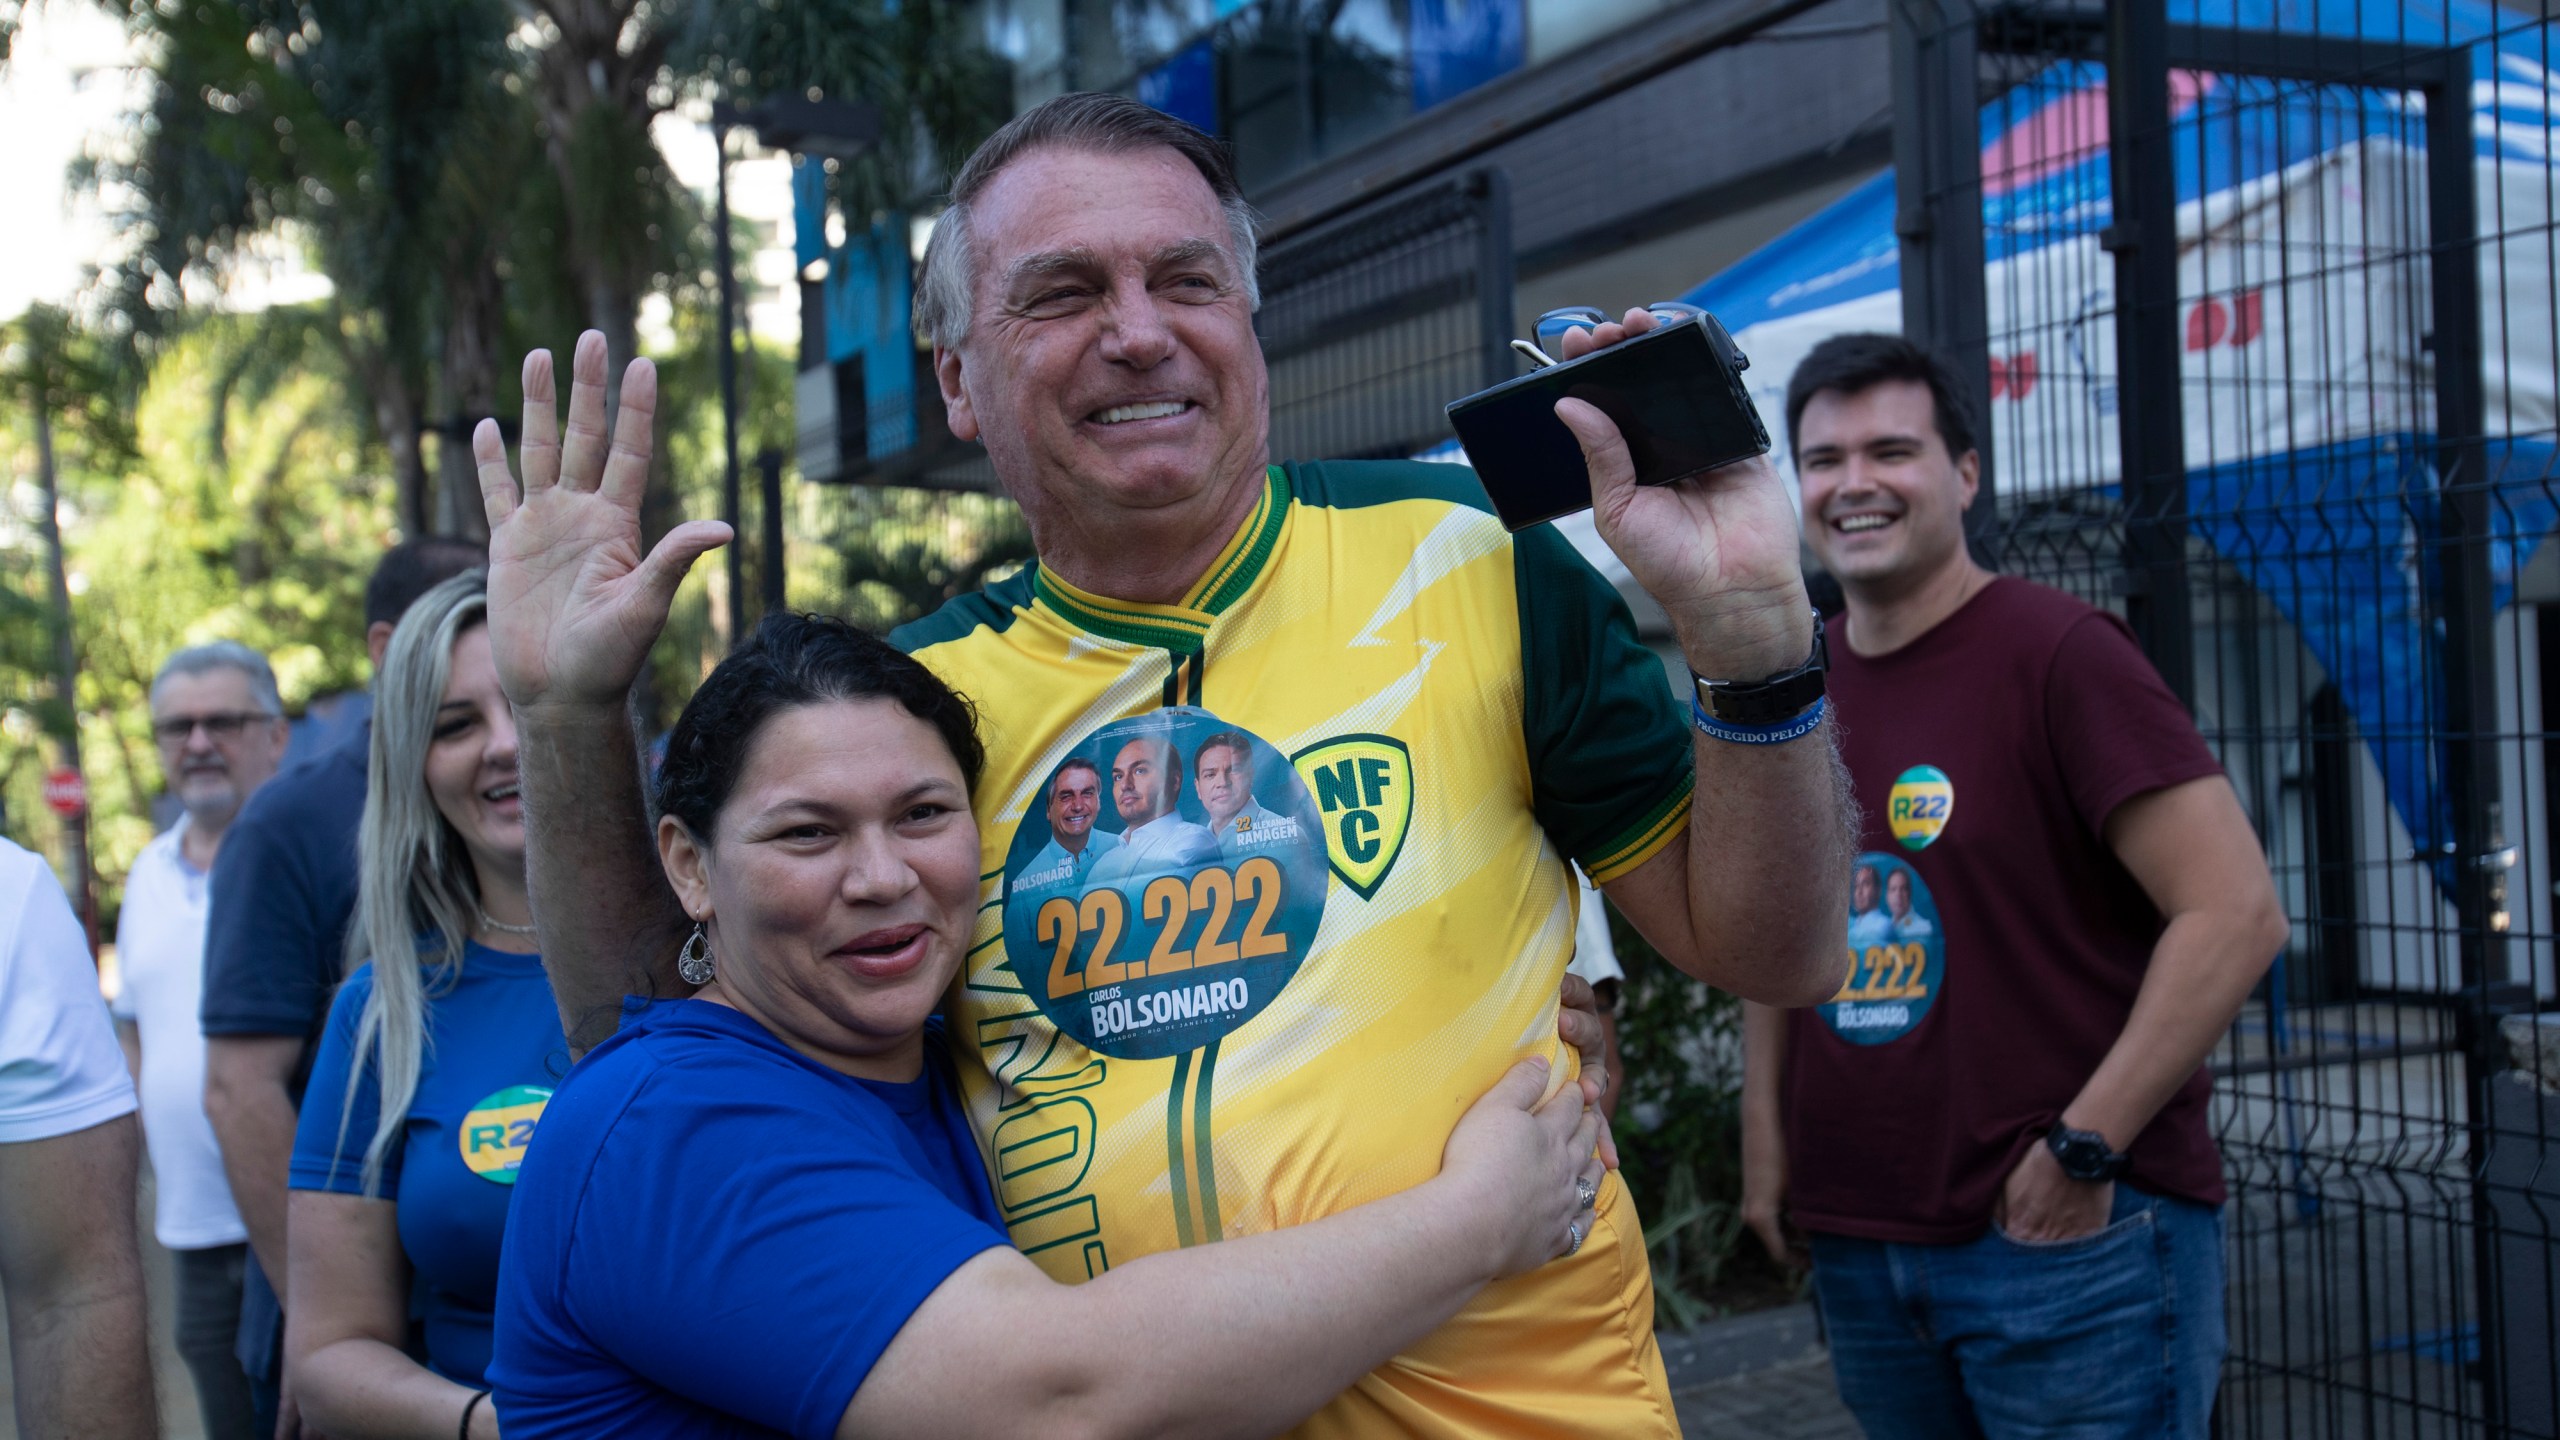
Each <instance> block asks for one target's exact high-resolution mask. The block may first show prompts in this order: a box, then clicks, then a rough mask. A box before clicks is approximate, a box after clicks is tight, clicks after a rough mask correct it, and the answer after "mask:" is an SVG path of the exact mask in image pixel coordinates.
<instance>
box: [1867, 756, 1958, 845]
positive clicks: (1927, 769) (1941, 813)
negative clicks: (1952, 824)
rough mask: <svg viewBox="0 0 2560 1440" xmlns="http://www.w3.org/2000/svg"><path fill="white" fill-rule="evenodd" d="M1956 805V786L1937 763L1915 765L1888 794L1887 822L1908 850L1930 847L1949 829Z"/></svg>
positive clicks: (1896, 781)
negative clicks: (1948, 825) (1949, 816)
mask: <svg viewBox="0 0 2560 1440" xmlns="http://www.w3.org/2000/svg"><path fill="white" fill-rule="evenodd" d="M1955 808H1956V785H1955V782H1954V781H1952V780H1949V779H1948V778H1947V772H1945V771H1944V770H1941V769H1939V768H1938V767H1937V766H1935V765H1914V766H1912V767H1911V768H1910V769H1908V770H1905V771H1903V772H1902V776H1901V778H1900V779H1897V780H1895V781H1894V782H1893V790H1892V793H1891V794H1889V795H1887V796H1886V797H1885V824H1886V825H1887V826H1889V827H1890V828H1891V829H1892V831H1893V838H1894V839H1896V840H1899V841H1901V842H1902V848H1903V849H1905V850H1926V849H1928V848H1929V842H1930V841H1932V840H1935V839H1937V838H1938V835H1939V832H1941V831H1943V830H1945V829H1946V828H1947V816H1948V815H1950V814H1951V813H1953V812H1954V810H1955Z"/></svg>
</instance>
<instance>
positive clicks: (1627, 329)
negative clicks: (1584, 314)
mask: <svg viewBox="0 0 2560 1440" xmlns="http://www.w3.org/2000/svg"><path fill="white" fill-rule="evenodd" d="M1660 323H1661V322H1660V321H1658V320H1656V319H1655V318H1654V316H1653V314H1652V312H1650V311H1646V310H1641V309H1639V310H1629V311H1628V312H1627V313H1626V318H1625V319H1623V320H1618V321H1611V322H1609V323H1606V324H1603V325H1601V326H1599V327H1598V329H1596V330H1586V329H1583V328H1582V327H1581V326H1578V325H1577V326H1575V327H1574V328H1572V329H1570V330H1568V331H1566V332H1565V335H1564V344H1563V350H1564V356H1563V358H1565V359H1567V360H1573V359H1578V358H1580V357H1581V356H1584V355H1588V354H1590V353H1591V352H1592V351H1594V350H1597V349H1600V348H1602V347H1604V346H1608V345H1615V344H1617V343H1618V342H1619V341H1621V340H1624V339H1626V338H1627V337H1629V336H1631V335H1641V334H1643V333H1645V332H1646V331H1648V330H1651V329H1653V328H1654V327H1655V326H1656V325H1658V324H1660ZM1556 418H1557V419H1559V420H1562V421H1563V422H1564V423H1565V428H1566V429H1569V430H1571V431H1572V432H1573V436H1574V439H1576V440H1577V441H1579V442H1581V445H1582V456H1583V460H1584V462H1585V463H1586V464H1588V465H1589V466H1590V468H1591V518H1592V520H1593V522H1594V524H1595V526H1596V528H1597V529H1598V530H1599V532H1600V538H1601V539H1602V540H1604V541H1606V542H1608V545H1609V548H1610V549H1611V550H1613V551H1616V552H1617V555H1618V558H1619V559H1621V560H1623V561H1625V562H1626V565H1627V569H1628V571H1629V572H1630V573H1631V574H1633V575H1634V576H1635V578H1636V583H1637V584H1639V585H1642V586H1643V587H1644V589H1645V593H1646V594H1649V595H1651V596H1652V597H1653V598H1654V599H1656V600H1658V601H1660V602H1662V608H1663V609H1664V610H1665V611H1667V612H1669V614H1670V616H1671V623H1672V626H1673V628H1674V629H1675V630H1676V631H1677V632H1678V634H1679V637H1680V647H1681V649H1682V650H1683V651H1685V652H1687V654H1688V657H1689V664H1690V666H1691V667H1692V668H1694V669H1696V670H1697V671H1698V672H1699V673H1700V674H1702V675H1709V676H1713V677H1715V678H1717V679H1730V680H1757V679H1760V678H1762V677H1763V676H1767V675H1773V674H1776V673H1777V672H1779V671H1781V670H1786V669H1789V668H1791V667H1793V666H1796V665H1800V664H1802V663H1804V657H1805V655H1806V654H1807V653H1808V652H1809V651H1810V650H1811V649H1812V648H1813V620H1812V615H1813V610H1812V606H1811V605H1810V604H1809V603H1807V601H1806V599H1805V594H1804V575H1803V568H1802V563H1801V561H1800V559H1799V558H1798V555H1797V545H1798V543H1799V542H1798V534H1797V522H1796V512H1795V507H1794V506H1793V505H1791V504H1789V503H1788V501H1787V491H1786V487H1785V485H1784V484H1782V483H1781V482H1780V481H1779V479H1778V471H1777V468H1776V467H1775V466H1773V465H1771V464H1770V463H1769V462H1768V460H1767V459H1766V458H1765V457H1763V458H1755V459H1751V460H1745V461H1742V462H1740V463H1738V464H1733V465H1727V466H1724V467H1722V468H1721V469H1716V470H1710V471H1708V472H1707V473H1705V474H1703V475H1693V476H1691V477H1690V478H1688V479H1686V480H1682V481H1680V482H1678V483H1676V484H1671V485H1638V484H1636V472H1635V462H1634V461H1633V460H1632V459H1631V458H1629V456H1628V454H1627V442H1626V440H1625V438H1624V437H1622V436H1621V435H1620V434H1619V433H1618V427H1617V425H1616V423H1615V422H1613V421H1611V420H1610V419H1609V417H1608V416H1606V415H1604V414H1602V413H1601V412H1600V410H1599V407H1597V406H1594V405H1592V404H1590V403H1588V402H1586V401H1581V400H1559V401H1557V402H1556Z"/></svg>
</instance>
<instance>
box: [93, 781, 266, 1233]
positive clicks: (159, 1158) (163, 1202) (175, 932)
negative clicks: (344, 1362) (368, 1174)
mask: <svg viewBox="0 0 2560 1440" xmlns="http://www.w3.org/2000/svg"><path fill="white" fill-rule="evenodd" d="M186 833H187V822H186V821H185V820H183V819H182V820H180V821H179V822H178V823H177V824H175V825H173V826H171V827H169V829H168V830H167V831H166V832H165V833H163V834H161V835H160V836H159V837H158V838H156V839H154V840H153V841H152V842H151V843H150V844H148V845H145V846H143V847H142V853H141V855H139V856H137V857H135V859H134V862H133V873H132V874H130V875H128V876H126V877H125V882H124V916H123V918H122V919H120V920H118V921H117V922H116V962H117V965H118V966H119V968H120V969H121V971H122V974H123V976H124V988H123V990H122V991H121V992H119V993H118V994H117V996H116V1001H115V1013H116V1018H117V1019H120V1020H130V1021H132V1022H133V1023H134V1025H135V1026H136V1027H137V1028H138V1029H140V1031H141V1032H142V1139H143V1143H144V1145H145V1146H146V1147H148V1148H149V1150H150V1151H151V1173H152V1179H153V1182H154V1185H155V1187H156V1189H157V1191H158V1194H159V1213H158V1214H157V1216H156V1217H155V1220H154V1226H153V1228H154V1231H155V1233H157V1234H158V1235H159V1237H160V1243H161V1244H163V1245H165V1246H167V1247H169V1248H170V1249H172V1250H203V1249H208V1248H210V1247H212V1246H216V1245H234V1244H238V1243H239V1242H240V1241H243V1240H246V1239H248V1238H249V1229H248V1227H247V1226H246V1225H243V1224H242V1223H241V1221H240V1211H239V1209H238V1207H236V1206H234V1205H233V1204H232V1203H231V1182H230V1180H229V1179H228V1178H227V1177H226V1176H225V1175H224V1174H223V1171H222V1147H221V1145H220V1144H219V1143H218V1142H217V1141H216V1140H215V1139H214V1138H213V1122H212V1121H210V1120H208V1119H206V1118H205V1113H204V1026H203V1025H202V1024H201V1023H200V1022H199V1020H198V1018H197V1015H198V1011H199V1008H200V1007H201V1005H202V1004H203V1000H204V917H205V910H206V889H207V885H208V883H209V881H210V879H211V876H210V875H209V874H208V873H207V872H205V871H202V870H198V869H195V868H194V867H193V866H190V865H189V864H187V859H186V851H185V850H183V849H182V848H180V847H181V845H182V844H183V843H184V838H185V836H186Z"/></svg>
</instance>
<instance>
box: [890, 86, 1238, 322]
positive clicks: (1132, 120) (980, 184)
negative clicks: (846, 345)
mask: <svg viewBox="0 0 2560 1440" xmlns="http://www.w3.org/2000/svg"><path fill="white" fill-rule="evenodd" d="M1157 146H1163V147H1164V148H1166V149H1168V150H1171V151H1173V152H1174V153H1176V154H1178V155H1180V156H1181V157H1182V158H1183V159H1185V160H1188V161H1190V162H1191V168H1193V169H1195V170H1197V171H1199V172H1200V178H1201V179H1203V180H1206V181H1208V182H1209V190H1210V193H1212V194H1214V195H1216V196H1217V197H1218V205H1219V208H1221V209H1223V210H1224V211H1226V215H1227V231H1228V234H1229V236H1230V238H1231V240H1232V242H1233V244H1234V248H1235V260H1236V268H1237V270H1238V271H1240V272H1241V273H1242V276H1243V280H1244V296H1245V303H1246V304H1247V305H1248V306H1250V307H1251V308H1253V309H1256V310H1259V309H1261V308H1262V285H1261V282H1260V281H1259V280H1258V279H1256V278H1255V275H1254V270H1255V264H1256V260H1257V258H1258V253H1259V248H1260V244H1259V240H1258V239H1257V237H1256V236H1255V234H1254V224H1255V217H1254V213H1253V207H1252V206H1251V205H1248V204H1246V203H1245V198H1244V190H1243V188H1242V187H1241V186H1239V185H1237V184H1236V172H1235V168H1234V167H1233V166H1232V165H1230V164H1229V163H1228V161H1227V151H1226V147H1225V146H1223V145H1221V144H1219V143H1218V142H1217V141H1216V140H1215V139H1213V138H1211V137H1210V136H1209V135H1208V134H1206V133H1205V132H1203V131H1202V130H1201V129H1200V128H1199V127H1197V126H1195V125H1191V124H1189V123H1187V122H1185V121H1181V120H1177V119H1175V118H1174V117H1172V116H1170V115H1167V114H1166V113H1164V112H1163V111H1161V110H1158V109H1156V108H1155V107H1154V106H1152V105H1142V104H1140V103H1139V102H1137V101H1135V100H1132V99H1129V98H1128V97H1127V96H1124V95H1101V94H1094V93H1091V92H1081V93H1077V94H1072V95H1061V96H1059V97H1057V98H1056V99H1054V100H1048V101H1044V102H1042V103H1040V104H1038V105H1035V106H1033V107H1032V108H1030V109H1028V110H1025V111H1023V112H1022V113H1021V114H1019V115H1016V116H1015V117H1013V119H1012V120H1010V121H1008V122H1007V123H1006V124H1005V127H1004V128H1003V129H1001V130H998V131H997V132H996V133H995V134H993V135H990V136H988V137H987V142H986V143H985V144H983V145H981V146H979V147H978V148H977V151H976V153H974V154H972V155H971V156H970V157H969V159H968V163H966V164H964V165H962V166H961V167H960V173H959V175H958V176H957V177H955V178H954V179H953V180H952V182H951V208H949V209H947V210H945V211H943V212H942V218H941V219H939V220H937V221H935V222H934V226H933V240H932V243H930V244H928V245H927V246H925V251H924V271H923V273H922V274H921V275H919V276H918V277H917V279H916V294H915V324H916V333H917V334H918V335H920V336H922V337H923V338H924V339H925V341H926V342H927V343H929V344H934V345H939V346H941V347H942V348H944V349H946V350H948V349H953V348H955V347H957V346H958V345H959V343H960V342H961V341H963V340H965V339H967V338H968V336H969V315H970V311H971V309H972V307H973V302H974V298H975V297H974V295H973V289H974V286H975V283H976V278H977V277H976V275H975V273H974V271H975V262H974V259H973V257H972V255H971V254H970V243H969V241H970V236H969V215H970V205H971V204H972V202H974V201H975V200H976V199H977V198H978V194H979V192H981V191H983V190H985V189H986V188H987V185H988V184H989V182H991V181H993V180H994V179H995V178H996V175H997V172H999V171H1001V170H1003V169H1004V168H1005V167H1006V166H1007V165H1010V164H1012V163H1013V162H1014V161H1015V160H1017V159H1019V158H1021V157H1022V156H1023V155H1025V154H1027V153H1029V152H1031V151H1033V150H1040V149H1052V148H1054V149H1060V150H1082V151H1085V152H1087V153H1089V154H1097V155H1126V154H1129V153H1131V152H1133V151H1138V150H1151V149H1154V148H1156V147H1157Z"/></svg>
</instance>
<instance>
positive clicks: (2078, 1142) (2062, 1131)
mask: <svg viewBox="0 0 2560 1440" xmlns="http://www.w3.org/2000/svg"><path fill="white" fill-rule="evenodd" d="M2044 1148H2046V1149H2047V1150H2050V1151H2052V1152H2053V1158H2054V1159H2055V1160H2056V1161H2058V1162H2060V1163H2061V1165H2062V1173H2063V1174H2065V1175H2068V1176H2070V1177H2071V1178H2072V1179H2074V1180H2079V1181H2084V1182H2087V1183H2090V1184H2096V1183H2098V1182H2100V1181H2106V1180H2113V1179H2115V1178H2116V1177H2117V1176H2119V1175H2122V1174H2123V1173H2124V1167H2125V1166H2127V1165H2129V1164H2131V1163H2132V1161H2131V1160H2129V1159H2127V1158H2126V1157H2125V1156H2124V1154H2122V1153H2121V1152H2119V1151H2115V1150H2110V1149H2108V1148H2107V1137H2106V1136H2104V1135H2101V1134H2099V1133H2098V1132H2097V1131H2095V1130H2074V1129H2072V1128H2071V1127H2070V1126H2068V1125H2056V1126H2054V1127H2053V1128H2052V1129H2051V1130H2049V1131H2046V1132H2045V1137H2044Z"/></svg>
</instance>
